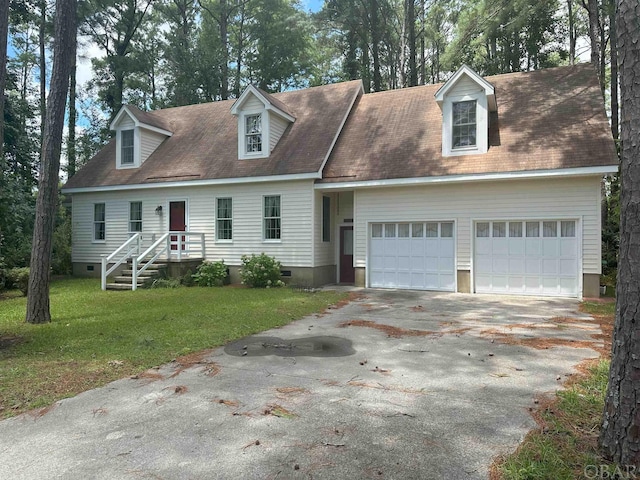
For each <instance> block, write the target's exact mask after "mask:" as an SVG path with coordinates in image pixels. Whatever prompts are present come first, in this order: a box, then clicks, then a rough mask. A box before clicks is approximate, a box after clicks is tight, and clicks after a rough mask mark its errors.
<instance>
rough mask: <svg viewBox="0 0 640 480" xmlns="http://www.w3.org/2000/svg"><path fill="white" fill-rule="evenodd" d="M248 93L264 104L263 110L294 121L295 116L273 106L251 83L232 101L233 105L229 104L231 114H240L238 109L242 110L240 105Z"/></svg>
mask: <svg viewBox="0 0 640 480" xmlns="http://www.w3.org/2000/svg"><path fill="white" fill-rule="evenodd" d="M249 94H253V95H254V96H255V97H256V98H257V99H258V100H260V101H261V102H262V104H263V105H264V108H265V110H270V111H272V112H274V113H275V114H277V115H280V116H281V117H282V118H284V119H285V120H287V121H289V122H291V123H293V122H295V120H296V119H295V117H292V116H291V115H289V114H288V113H287V112H283V111H282V110H280V109H279V108H278V107H276V106H274V105H273V104H272V103H271V102H270V101H269V100H268V99H267V98H265V96H264V95H262V93H261V92H260V90H258V89H257V88H256V87H254V86H253V85H249V86H248V87H247V88H245V89H244V92H242V94H241V95H240V96H239V97H238V99H237V100H236V101H235V102H233V105H232V106H231V114H232V115H236V116H237V115H239V114H240V111H241V110H242V105H243V104H244V102H245V100H246V99H247V97H248V96H249Z"/></svg>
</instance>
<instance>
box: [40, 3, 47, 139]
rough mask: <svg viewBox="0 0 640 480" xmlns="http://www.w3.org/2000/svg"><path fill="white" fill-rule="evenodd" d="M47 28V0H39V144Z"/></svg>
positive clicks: (43, 111) (44, 96)
mask: <svg viewBox="0 0 640 480" xmlns="http://www.w3.org/2000/svg"><path fill="white" fill-rule="evenodd" d="M46 28H47V0H40V29H39V32H38V41H39V43H40V45H39V46H40V142H41V143H40V145H41V146H42V142H43V140H42V139H43V137H44V121H45V116H46V114H47V58H46V50H45V47H46V45H45V35H46Z"/></svg>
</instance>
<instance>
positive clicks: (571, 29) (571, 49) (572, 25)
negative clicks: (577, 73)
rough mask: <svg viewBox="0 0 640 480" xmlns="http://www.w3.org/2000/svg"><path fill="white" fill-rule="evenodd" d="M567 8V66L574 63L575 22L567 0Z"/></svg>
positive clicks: (571, 4)
mask: <svg viewBox="0 0 640 480" xmlns="http://www.w3.org/2000/svg"><path fill="white" fill-rule="evenodd" d="M614 1H615V0H614ZM567 8H568V9H569V65H574V64H575V62H576V26H575V23H576V22H575V18H573V0H567Z"/></svg>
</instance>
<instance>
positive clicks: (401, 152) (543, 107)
mask: <svg viewBox="0 0 640 480" xmlns="http://www.w3.org/2000/svg"><path fill="white" fill-rule="evenodd" d="M486 80H487V81H489V82H491V83H492V84H493V85H494V86H495V92H496V98H497V102H498V113H497V115H495V114H492V116H491V118H490V123H491V127H490V135H489V145H490V146H489V152H488V153H486V154H480V155H465V156H455V157H443V156H442V113H441V111H440V108H439V107H438V105H437V104H436V102H435V99H434V93H435V92H436V91H437V90H438V89H439V88H440V86H441V85H428V86H422V87H414V88H407V89H403V90H393V91H387V92H380V93H373V94H368V95H363V96H362V97H361V98H360V99H359V100H358V103H357V106H356V108H355V109H354V111H353V113H352V114H351V116H350V118H349V120H348V121H347V123H346V125H345V128H344V129H343V132H342V134H341V135H340V138H339V139H338V142H337V143H336V146H335V148H334V150H333V153H332V154H331V157H330V158H329V161H328V162H327V165H326V167H325V169H324V172H323V177H324V178H323V180H322V181H321V182H323V183H326V182H353V181H366V180H381V179H392V178H413V177H429V176H443V175H459V174H485V173H498V172H517V171H530V170H547V169H560V168H574V167H592V166H606V165H616V164H617V159H616V156H615V150H614V144H613V140H612V136H611V130H610V126H609V123H608V121H607V117H606V114H605V110H604V102H603V100H602V96H601V94H600V88H599V86H598V80H597V78H596V76H595V73H594V72H593V70H592V68H591V66H590V65H588V64H583V65H576V66H574V67H559V68H552V69H547V70H539V71H535V72H529V73H513V74H506V75H496V76H493V77H486Z"/></svg>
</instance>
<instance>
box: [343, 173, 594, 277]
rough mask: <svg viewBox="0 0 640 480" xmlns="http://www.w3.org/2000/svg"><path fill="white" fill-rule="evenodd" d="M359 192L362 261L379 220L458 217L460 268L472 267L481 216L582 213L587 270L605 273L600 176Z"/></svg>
mask: <svg viewBox="0 0 640 480" xmlns="http://www.w3.org/2000/svg"><path fill="white" fill-rule="evenodd" d="M357 195H358V201H357V202H356V203H355V219H356V232H355V238H356V251H355V264H356V266H357V267H366V265H367V264H366V262H367V258H366V255H367V234H366V232H367V225H368V224H369V223H373V222H390V221H393V222H398V221H421V220H423V219H430V220H433V221H438V220H455V222H456V228H457V231H456V239H457V250H456V258H457V269H458V270H470V269H471V263H472V262H471V258H472V233H473V232H472V222H473V221H475V220H477V221H482V220H500V219H505V220H509V219H523V220H526V219H527V218H531V219H534V220H539V219H545V218H552V219H553V218H555V219H563V218H564V219H573V218H579V219H581V226H582V232H581V237H582V245H581V247H582V252H583V260H582V267H583V273H586V274H591V273H593V274H598V273H600V269H601V264H600V262H601V254H600V177H579V178H569V179H544V180H517V181H516V180H513V181H507V180H505V181H497V182H473V183H466V184H458V185H428V186H426V185H425V186H416V187H393V188H370V189H361V190H358V194H357Z"/></svg>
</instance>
